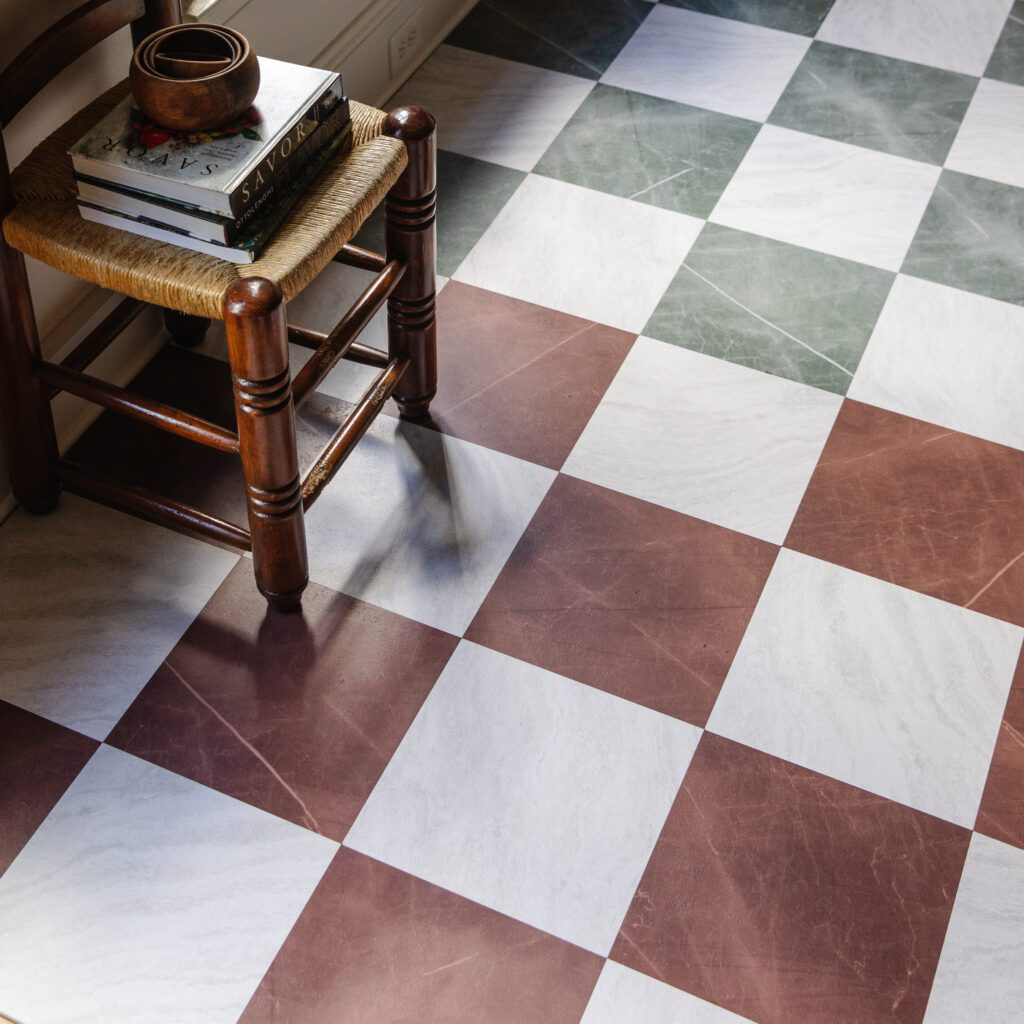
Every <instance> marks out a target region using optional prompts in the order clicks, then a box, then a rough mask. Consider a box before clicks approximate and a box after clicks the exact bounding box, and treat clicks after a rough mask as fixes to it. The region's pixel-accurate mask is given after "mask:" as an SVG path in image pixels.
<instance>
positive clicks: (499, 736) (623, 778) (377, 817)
mask: <svg viewBox="0 0 1024 1024" xmlns="http://www.w3.org/2000/svg"><path fill="white" fill-rule="evenodd" d="M699 737H700V730H699V729H697V728H695V727H694V726H692V725H688V724H686V723H685V722H680V721H677V720H676V719H672V718H668V717H666V716H664V715H661V714H659V713H657V712H655V711H651V710H649V709H647V708H643V707H640V705H638V704H633V703H631V702H629V701H625V700H622V699H620V698H618V697H613V696H611V695H610V694H607V693H603V692H601V691H600V690H595V689H592V688H591V687H589V686H584V685H583V684H582V683H577V682H574V681H572V680H569V679H565V678H563V677H561V676H557V675H555V674H554V673H551V672H547V671H545V670H544V669H541V668H537V667H535V666H533V665H527V664H525V663H523V662H521V661H517V660H516V659H514V658H509V657H507V656H505V655H503V654H498V653H496V652H495V651H490V650H488V649H487V648H484V647H478V646H477V645H475V644H471V643H468V642H466V641H463V642H462V643H461V644H460V645H459V648H458V649H457V650H456V652H455V654H454V656H453V657H452V660H451V661H450V662H449V663H448V665H447V667H446V668H445V670H444V672H443V673H442V674H441V677H440V679H439V680H438V682H437V684H436V685H435V687H434V689H433V690H432V691H431V693H430V696H429V697H428V698H427V700H426V702H425V703H424V705H423V707H422V709H421V710H420V713H419V715H418V716H417V717H416V720H415V721H414V722H413V724H412V726H411V727H410V728H409V731H408V733H406V736H405V738H404V739H403V740H402V743H401V746H400V747H399V748H398V750H397V752H396V753H395V756H394V757H393V758H392V759H391V763H390V764H389V765H388V767H387V768H386V769H385V771H384V774H383V776H382V777H381V780H380V782H378V783H377V787H376V789H374V791H373V794H372V795H371V796H370V799H369V801H368V802H367V804H366V805H365V807H364V808H363V810H362V812H361V813H360V815H359V818H358V819H357V820H356V823H355V824H354V825H353V826H352V830H351V831H350V832H349V834H348V836H347V837H346V839H345V845H346V846H349V847H352V848H353V849H356V850H359V851H361V852H363V853H365V854H368V855H369V856H371V857H376V858H377V859H378V860H382V861H385V862H387V863H388V864H391V865H393V866H394V867H398V868H400V869H402V870H403V871H408V872H410V873H411V874H413V875H417V876H418V877H420V878H425V879H427V880H428V881H430V882H434V883H435V884H437V885H441V886H444V887H445V888H446V889H451V890H452V891H453V892H457V893H460V894H461V895H463V896H466V897H468V898H469V899H471V900H475V901H476V902H478V903H482V904H484V905H485V906H488V907H491V908H492V909H494V910H498V911H500V912H502V913H504V914H508V915H510V916H511V917H515V918H518V919H519V920H521V921H525V922H526V923H528V924H531V925H534V926H536V927H538V928H541V929H543V930H544V931H547V932H550V933H551V934H553V935H557V936H560V937H561V938H563V939H566V940H567V941H569V942H573V943H575V944H576V945H579V946H582V947H584V948H585V949H589V950H592V951H594V952H596V953H600V954H602V955H604V954H607V952H608V950H609V949H610V948H611V945H612V942H613V941H614V940H615V936H616V934H617V932H618V929H619V926H620V925H621V923H622V919H623V917H624V916H625V913H626V911H627V909H628V908H629V903H630V901H631V900H632V898H633V894H634V891H635V889H636V886H637V884H638V883H639V881H640V876H641V874H642V873H643V869H644V867H645V866H646V864H647V860H648V858H649V856H650V853H651V850H652V849H653V848H654V843H655V841H656V840H657V838H658V834H659V832H660V831H661V827H662V825H663V824H664V821H665V818H666V816H667V815H668V811H669V808H670V807H671V805H672V801H673V799H674V798H675V795H676V792H677V790H678V788H679V785H680V783H681V782H682V778H683V775H684V773H685V771H686V768H687V766H688V765H689V763H690V758H691V757H692V756H693V751H694V748H695V747H696V745H697V740H698V738H699Z"/></svg>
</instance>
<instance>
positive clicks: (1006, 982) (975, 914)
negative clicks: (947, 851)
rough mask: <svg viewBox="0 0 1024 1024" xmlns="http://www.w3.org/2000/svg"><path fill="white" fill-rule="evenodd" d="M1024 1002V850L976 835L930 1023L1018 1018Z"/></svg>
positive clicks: (1002, 1022)
mask: <svg viewBox="0 0 1024 1024" xmlns="http://www.w3.org/2000/svg"><path fill="white" fill-rule="evenodd" d="M1022 1005H1024V850H1018V849H1017V848H1016V847H1014V846H1008V845H1007V844H1006V843H1000V842H999V841H998V840H996V839H989V837H988V836H983V835H979V834H978V833H977V832H976V833H975V834H974V835H973V836H972V837H971V846H970V849H969V850H968V852H967V863H966V864H965V865H964V873H963V875H962V876H961V878H960V888H959V889H958V890H957V894H956V902H955V903H954V904H953V916H952V917H951V918H950V921H949V928H948V930H947V931H946V942H945V945H944V946H943V947H942V955H941V956H940V957H939V966H938V969H937V970H936V972H935V981H934V982H933V983H932V991H931V996H930V997H929V999H928V1009H927V1011H926V1013H925V1015H924V1020H925V1024H965V1022H967V1021H977V1022H979V1024H981V1022H982V1021H984V1024H1017V1022H1019V1021H1020V1017H1021V1006H1022Z"/></svg>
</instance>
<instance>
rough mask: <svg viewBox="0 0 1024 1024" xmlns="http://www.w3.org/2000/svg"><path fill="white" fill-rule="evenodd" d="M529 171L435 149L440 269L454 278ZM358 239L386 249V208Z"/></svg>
mask: <svg viewBox="0 0 1024 1024" xmlns="http://www.w3.org/2000/svg"><path fill="white" fill-rule="evenodd" d="M525 177H526V175H525V174H524V173H523V172H522V171H513V170H511V169H510V168H508V167H500V166H499V165H498V164H491V163H488V162H487V161H486V160H474V159H473V158H472V157H469V156H462V155H460V154H459V153H449V152H447V151H446V150H443V149H442V150H438V153H437V272H438V273H439V274H441V275H442V276H443V277H451V276H452V274H454V273H455V270H456V268H457V267H458V266H459V264H460V263H461V262H462V261H463V260H464V259H465V258H466V256H467V255H469V250H470V249H472V248H473V246H474V245H476V243H477V242H478V241H479V240H480V236H481V235H482V234H483V233H484V232H485V231H486V230H487V228H488V227H489V226H490V224H491V221H492V220H494V218H495V217H497V215H498V213H499V212H500V210H501V208H502V207H503V206H504V205H505V203H507V202H508V201H509V199H511V198H512V193H513V192H515V190H516V189H517V188H518V187H519V184H520V182H522V180H523V178H525ZM355 241H356V244H358V245H364V246H366V247H367V248H369V249H374V250H376V251H377V252H383V251H384V207H383V206H380V207H378V209H377V210H375V211H374V213H373V214H372V216H371V217H370V218H369V220H367V221H366V223H365V224H364V225H363V226H362V228H361V229H360V231H359V234H358V235H357V236H356V238H355Z"/></svg>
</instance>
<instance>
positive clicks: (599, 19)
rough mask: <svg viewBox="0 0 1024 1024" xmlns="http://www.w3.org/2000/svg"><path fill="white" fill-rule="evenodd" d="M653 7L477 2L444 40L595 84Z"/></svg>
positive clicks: (636, 1) (540, 0)
mask: <svg viewBox="0 0 1024 1024" xmlns="http://www.w3.org/2000/svg"><path fill="white" fill-rule="evenodd" d="M653 6H654V5H653V4H652V3H649V2H648V0H555V2H552V0H481V2H480V3H478V4H477V5H476V7H474V8H473V10H471V11H470V12H469V14H467V15H466V17H465V18H463V19H462V21H461V22H459V24H458V25H457V26H456V28H455V30H454V31H453V32H452V33H451V35H450V36H448V38H447V39H446V40H445V42H448V43H451V44H452V45H453V46H462V47H465V48H466V49H467V50H477V51H479V52H480V53H489V54H491V55H492V56H494V57H505V58H506V59H507V60H517V61H520V62H521V63H523V64H534V65H536V66H537V67H541V68H549V69H550V70H551V71H564V72H566V73H567V74H570V75H580V76H581V77H583V78H592V79H595V80H596V79H598V78H600V77H601V75H602V74H603V73H604V71H605V70H606V69H607V67H608V65H609V64H611V62H612V61H613V60H614V59H615V58H616V57H617V56H618V54H619V51H620V50H621V49H622V48H623V47H624V46H625V45H626V43H628V42H629V40H630V38H631V37H632V35H633V33H634V32H635V31H636V30H637V29H638V28H639V27H640V23H641V22H642V21H643V20H644V18H646V17H647V15H648V14H649V13H650V11H651V8H652V7H653Z"/></svg>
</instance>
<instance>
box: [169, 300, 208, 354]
mask: <svg viewBox="0 0 1024 1024" xmlns="http://www.w3.org/2000/svg"><path fill="white" fill-rule="evenodd" d="M164 327H166V328H167V333H168V334H169V335H170V336H171V337H172V338H173V339H174V340H175V341H176V342H177V343H178V344H179V345H183V346H184V347H185V348H195V347H196V345H201V344H202V343H203V338H205V337H206V332H207V331H208V330H209V329H210V320H209V318H208V317H205V316H190V315H189V314H188V313H179V312H178V311H177V310H176V309H165V310H164Z"/></svg>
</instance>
